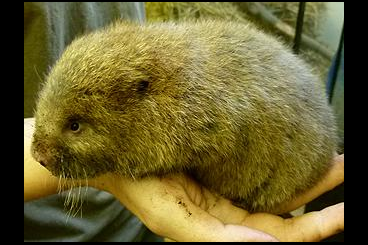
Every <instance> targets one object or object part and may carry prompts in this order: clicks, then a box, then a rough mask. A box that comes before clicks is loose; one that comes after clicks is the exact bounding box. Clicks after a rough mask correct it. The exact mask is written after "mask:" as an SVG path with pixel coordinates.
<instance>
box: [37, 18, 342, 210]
mask: <svg viewBox="0 0 368 245" xmlns="http://www.w3.org/2000/svg"><path fill="white" fill-rule="evenodd" d="M35 118H36V126H35V133H34V140H33V143H32V153H33V156H34V158H35V159H36V160H37V161H39V162H41V164H43V165H44V166H45V167H47V168H48V169H49V170H50V171H51V172H52V173H53V174H54V175H57V176H59V175H61V176H64V177H67V178H68V177H73V178H88V177H93V176H95V175H98V174H102V173H105V172H115V173H118V174H122V175H124V176H128V177H129V176H131V177H133V178H136V179H139V178H142V177H145V176H149V175H151V176H162V175H165V174H167V173H172V172H183V171H184V172H187V173H189V174H190V175H191V176H193V177H194V178H195V179H196V180H197V181H199V182H200V183H201V184H203V185H204V186H206V187H208V188H209V189H210V190H212V191H213V192H216V193H219V194H221V195H223V196H225V197H227V198H229V199H231V200H233V201H234V203H236V204H237V205H240V206H242V207H244V208H246V209H247V210H249V211H252V212H256V211H267V212H273V210H275V209H277V207H278V205H280V204H281V203H283V202H284V201H288V200H290V199H292V198H293V197H295V195H297V194H299V193H301V192H303V191H305V190H306V189H308V188H310V187H311V186H313V185H314V184H315V183H316V181H318V180H319V179H320V178H321V177H322V176H323V175H324V173H325V172H326V170H327V169H328V166H329V163H330V161H331V159H332V156H333V153H334V150H335V145H336V133H335V122H334V117H333V113H332V110H331V108H330V107H329V106H328V104H327V99H326V96H325V94H324V90H323V88H322V85H321V82H320V81H319V80H318V79H317V78H316V77H315V76H314V75H313V74H312V73H311V71H310V68H309V67H308V66H307V65H306V64H305V63H304V62H303V61H302V60H300V59H299V58H298V57H296V56H295V55H293V54H292V53H291V51H290V50H289V49H288V48H287V47H285V46H284V45H283V44H281V43H280V42H279V41H278V40H276V39H275V38H273V37H271V36H268V35H266V34H264V33H262V32H261V31H259V30H257V29H256V28H254V27H253V26H251V25H245V24H238V23H230V22H215V21H205V22H198V23H194V22H193V23H182V24H174V23H156V24H146V25H139V24H134V23H128V22H118V23H115V24H114V25H112V26H109V27H107V28H105V29H101V30H98V31H95V32H93V33H90V34H88V35H84V36H82V37H80V38H78V39H76V40H75V41H73V42H72V43H71V45H69V46H68V47H67V49H66V50H65V52H64V53H63V55H62V56H61V57H60V59H59V60H58V61H57V63H56V64H55V65H54V67H53V68H52V69H51V71H50V73H49V75H48V76H47V79H46V82H45V84H44V87H43V89H42V91H41V92H40V94H39V98H38V102H37V108H36V112H35Z"/></svg>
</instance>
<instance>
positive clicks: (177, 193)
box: [158, 186, 277, 241]
mask: <svg viewBox="0 0 368 245" xmlns="http://www.w3.org/2000/svg"><path fill="white" fill-rule="evenodd" d="M181 187H182V186H176V187H174V188H173V189H171V190H170V192H169V193H170V194H169V195H170V197H173V199H172V200H171V202H167V201H166V198H165V199H164V201H165V204H166V208H168V209H169V210H173V212H170V221H171V223H170V225H169V226H166V227H165V226H161V228H162V232H167V234H166V236H167V237H169V238H171V239H173V240H177V241H277V240H276V239H275V238H274V237H272V236H270V235H268V234H266V233H263V232H261V231H258V230H255V229H251V228H248V227H244V226H238V225H230V224H228V225H226V224H224V223H222V222H221V221H220V220H219V219H217V218H215V217H214V216H212V215H210V214H209V213H207V212H205V211H204V210H203V209H202V208H200V207H199V206H198V205H197V204H194V203H193V202H192V200H191V198H189V197H188V196H187V195H183V193H185V191H184V190H182V189H181ZM168 206H171V208H170V207H168ZM163 215H166V217H167V213H166V212H165V214H163ZM159 220H162V217H161V218H160V219H159ZM160 231H161V230H159V231H158V232H159V233H160ZM188 231H192V232H188ZM193 231H194V232H193Z"/></svg>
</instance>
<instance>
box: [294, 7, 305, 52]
mask: <svg viewBox="0 0 368 245" xmlns="http://www.w3.org/2000/svg"><path fill="white" fill-rule="evenodd" d="M304 11H305V2H300V3H299V10H298V19H297V21H296V28H295V37H294V46H293V50H294V53H295V54H299V49H300V43H301V40H302V32H303V23H304Z"/></svg>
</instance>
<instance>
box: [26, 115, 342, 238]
mask: <svg viewBox="0 0 368 245" xmlns="http://www.w3.org/2000/svg"><path fill="white" fill-rule="evenodd" d="M33 124H34V120H33V119H25V120H24V201H29V200H33V199H36V198H41V197H43V196H46V195H50V194H54V193H56V192H57V188H58V184H59V179H58V178H57V177H55V176H53V175H51V174H50V173H49V172H48V170H46V169H45V168H43V167H42V166H41V165H40V164H39V163H37V162H36V161H35V160H33V158H32V157H31V155H30V151H29V146H30V143H31V138H32V133H33V129H34V128H33ZM343 181H344V155H339V156H336V157H335V159H334V161H333V165H332V168H331V171H330V172H329V173H328V175H327V176H326V177H325V178H324V179H323V180H322V181H321V182H320V183H318V184H317V186H315V187H314V188H312V189H311V190H310V191H309V192H308V193H305V194H304V195H302V196H300V197H299V198H298V199H295V200H294V201H293V202H291V203H287V204H285V205H282V208H281V209H280V210H279V213H285V212H289V211H292V210H294V209H296V208H298V207H300V206H302V205H304V204H306V203H308V202H310V201H311V200H313V199H314V198H316V197H318V196H319V195H321V194H322V193H324V192H327V191H329V190H331V189H333V188H334V187H335V186H337V185H339V184H341V183H342V182H343ZM88 185H89V186H93V187H95V188H98V189H101V190H105V191H108V192H110V193H112V194H113V195H114V196H115V197H116V198H117V199H118V200H119V201H120V202H121V203H122V204H123V205H125V206H126V207H127V208H128V209H129V210H130V211H132V212H133V213H134V214H135V215H136V216H137V217H138V218H139V219H140V220H141V221H142V222H143V223H144V224H145V225H146V226H147V227H148V228H149V229H151V230H152V231H153V232H155V233H156V234H158V235H160V236H163V237H167V238H169V240H174V241H319V240H321V239H323V238H327V237H329V236H331V235H333V234H335V233H338V232H340V231H342V230H344V203H339V204H336V205H333V206H330V207H327V208H325V209H323V210H321V211H318V212H311V213H307V214H304V215H301V216H297V217H294V218H289V219H283V218H281V217H280V216H277V215H272V214H267V213H255V214H250V213H249V212H247V211H245V210H243V209H240V208H238V207H235V206H234V205H232V204H231V202H230V201H229V200H227V199H224V198H221V197H219V196H216V195H214V194H212V193H210V192H209V191H208V190H207V189H205V188H204V187H202V186H200V185H198V184H197V183H196V182H195V181H193V180H192V179H190V178H189V177H188V176H185V175H182V174H175V175H171V176H167V177H165V178H145V179H143V180H140V181H132V180H130V179H126V178H122V177H120V176H116V175H113V174H105V175H101V176H99V177H97V178H95V179H90V180H88Z"/></svg>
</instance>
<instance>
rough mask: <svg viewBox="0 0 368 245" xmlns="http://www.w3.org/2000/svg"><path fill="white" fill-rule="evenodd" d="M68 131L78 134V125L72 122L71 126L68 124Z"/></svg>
mask: <svg viewBox="0 0 368 245" xmlns="http://www.w3.org/2000/svg"><path fill="white" fill-rule="evenodd" d="M70 129H71V130H72V131H73V132H78V130H79V123H77V122H73V123H72V124H70Z"/></svg>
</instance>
